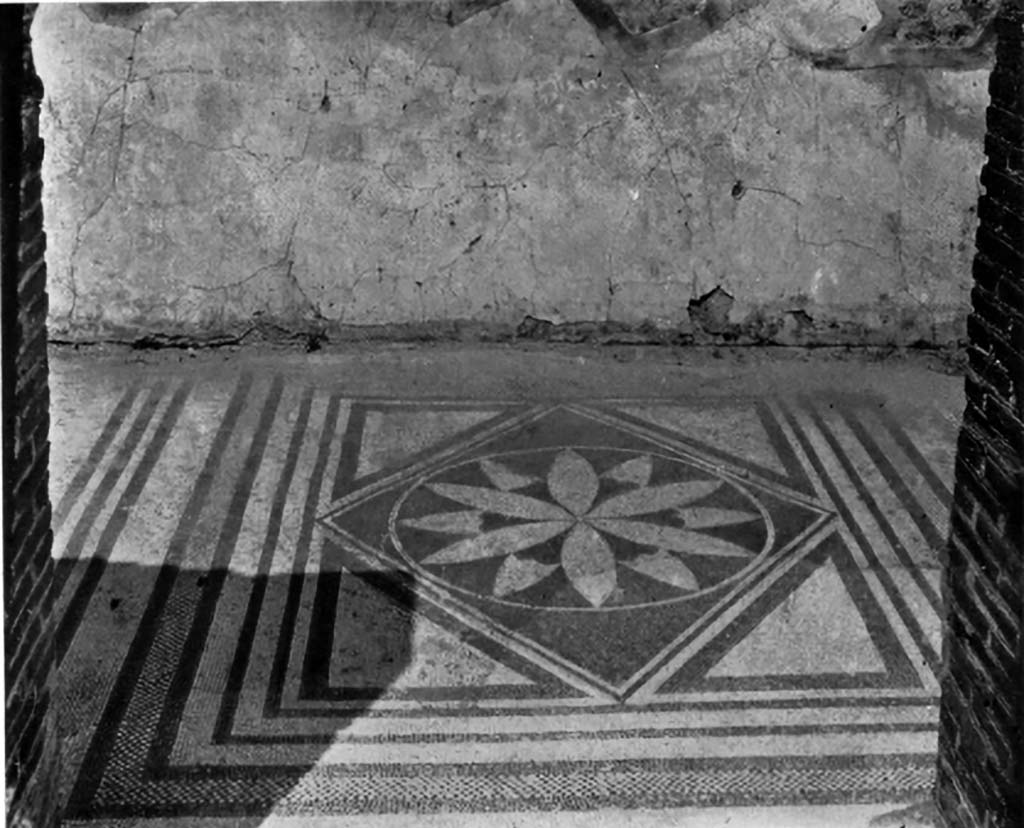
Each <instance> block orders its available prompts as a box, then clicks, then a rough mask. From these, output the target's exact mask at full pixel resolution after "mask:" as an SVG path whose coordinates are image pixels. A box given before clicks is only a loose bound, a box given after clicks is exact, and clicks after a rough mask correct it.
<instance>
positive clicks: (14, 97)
mask: <svg viewBox="0 0 1024 828" xmlns="http://www.w3.org/2000/svg"><path fill="white" fill-rule="evenodd" d="M33 12H34V7H26V6H20V5H17V6H15V5H9V6H0V41H2V42H0V59H2V60H3V71H2V75H0V77H2V78H3V80H2V84H3V87H2V105H3V149H2V152H3V159H2V164H0V187H2V204H3V214H2V220H3V225H2V231H0V238H2V240H3V269H2V280H0V281H2V290H3V336H2V359H3V389H2V390H3V460H4V479H3V497H4V512H3V524H4V525H3V532H4V538H3V539H4V546H3V553H4V646H5V650H6V663H5V681H6V683H5V688H6V699H5V702H6V713H7V720H6V748H7V766H6V782H7V787H6V792H7V820H8V825H11V826H33V828H46V826H51V825H56V824H57V822H58V816H59V815H58V813H57V806H56V801H57V770H58V745H57V738H56V728H55V726H54V716H53V708H52V706H51V692H52V689H53V687H54V681H55V676H54V656H53V618H52V583H53V563H52V561H51V558H50V550H51V544H52V535H51V530H50V501H49V494H48V464H49V389H48V385H47V373H48V371H47V359H46V311H47V297H46V262H45V259H44V252H45V250H46V237H45V234H44V232H43V213H42V207H41V204H40V197H41V193H42V180H41V172H40V164H41V161H42V157H43V142H42V140H41V139H40V138H39V128H38V124H39V105H40V101H41V99H42V87H41V85H40V83H39V79H38V77H37V76H36V73H35V70H34V67H33V65H32V57H31V53H30V51H29V43H28V29H29V25H30V24H31V21H32V15H33Z"/></svg>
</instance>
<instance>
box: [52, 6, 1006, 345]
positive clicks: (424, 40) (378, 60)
mask: <svg viewBox="0 0 1024 828" xmlns="http://www.w3.org/2000/svg"><path fill="white" fill-rule="evenodd" d="M434 11H435V10H432V7H431V6H430V5H429V4H412V5H409V4H387V3H361V4H331V5H320V4H280V5H277V4H253V5H247V4H225V5H217V4H210V5H207V4H201V5H195V6H191V7H185V6H184V5H183V4H176V5H175V6H173V7H170V6H168V7H152V8H151V9H150V10H147V12H146V14H145V15H144V16H143V17H141V18H138V19H133V18H131V17H130V16H129V17H128V18H125V19H121V20H119V23H118V25H116V26H112V25H103V24H101V23H97V22H95V21H94V20H93V19H91V18H90V16H88V15H87V14H85V13H84V12H83V10H82V9H81V8H79V7H77V6H71V5H62V4H53V5H49V4H44V5H43V6H41V7H40V9H39V12H38V13H37V16H36V21H35V24H34V29H33V37H34V48H35V51H36V55H37V57H36V62H37V65H38V67H39V71H40V74H41V76H42V78H43V81H44V85H45V87H46V95H47V96H46V100H45V104H44V123H43V129H44V137H45V140H46V150H47V155H46V159H45V162H44V176H45V182H46V202H45V210H46V220H47V232H48V238H49V243H48V245H49V246H48V257H49V258H48V263H49V273H50V307H51V311H50V313H51V320H50V326H51V332H52V333H54V334H56V335H58V336H66V337H70V338H88V337H90V336H94V335H98V334H99V333H101V332H103V331H105V330H113V329H116V330H129V331H132V330H135V331H153V330H159V331H166V332H171V333H182V332H185V333H187V332H204V331H205V332H212V333H219V332H223V331H224V330H227V329H229V328H231V327H232V326H237V325H240V324H246V323H247V322H249V321H251V320H253V319H254V318H267V319H273V320H275V321H277V322H280V323H282V324H286V325H288V324H292V325H294V324H304V323H309V322H310V321H314V320H315V321H317V322H318V323H323V324H346V325H382V324H406V323H422V322H429V321H432V320H453V319H468V320H474V321H478V322H484V323H495V324H507V325H514V324H516V323H518V322H519V321H520V320H521V319H522V318H523V317H524V316H526V315H529V316H532V317H536V318H539V319H545V320H550V321H553V322H555V323H558V322H563V321H574V320H609V321H616V322H622V323H627V324H638V323H641V322H650V323H653V324H655V325H658V326H665V327H673V326H682V325H686V324H688V322H689V316H688V303H689V302H690V300H691V299H694V298H696V297H699V296H702V295H704V294H706V293H707V292H708V291H711V290H712V289H714V288H715V287H716V286H720V287H721V288H722V289H723V290H725V291H727V292H728V294H729V295H730V296H731V297H734V299H735V301H734V304H733V305H732V308H731V310H730V312H729V313H730V319H731V320H732V321H734V322H736V323H739V324H744V322H746V321H750V320H753V321H754V322H756V323H758V324H762V323H764V324H765V325H766V329H767V330H768V332H769V334H772V332H773V331H774V332H775V333H779V332H780V331H781V332H784V329H787V326H789V327H792V318H793V313H794V312H796V311H799V312H800V313H802V314H804V315H805V317H806V318H810V319H812V320H814V322H815V323H816V324H820V325H823V326H825V327H826V328H827V327H828V326H830V325H831V326H833V327H834V328H836V329H838V328H839V327H841V326H851V325H852V326H854V327H855V328H856V329H857V330H878V331H882V332H883V334H884V335H885V336H892V337H894V338H899V337H905V338H912V339H920V338H924V339H929V338H931V339H935V338H949V337H952V336H955V334H956V332H957V328H958V325H959V322H960V319H961V317H962V316H963V314H964V313H965V309H966V307H967V304H968V300H967V292H968V290H969V286H970V261H971V257H972V254H973V234H974V227H975V225H974V205H975V203H976V200H977V192H978V191H977V171H978V170H980V167H981V160H982V155H981V153H982V149H981V136H982V134H983V124H984V117H983V113H984V105H985V103H986V88H985V85H986V75H985V73H984V72H983V71H980V70H979V71H967V72H943V71H939V70H921V69H909V70H903V71H896V70H877V71H873V72H858V73H846V74H836V73H828V72H822V71H820V70H818V69H815V68H814V67H813V66H811V65H810V64H809V62H808V61H807V60H806V59H804V58H802V57H801V56H800V55H798V54H794V53H793V51H792V50H791V49H790V48H789V47H788V46H787V42H788V41H787V38H789V37H790V36H792V35H793V34H794V33H796V34H797V35H799V36H800V37H801V38H802V40H803V41H805V42H812V41H813V42H815V43H818V44H820V45H822V46H823V47H825V48H828V47H833V46H842V45H843V44H844V43H849V42H852V41H854V40H856V38H857V37H858V36H859V35H860V33H861V31H862V30H863V29H864V28H865V27H867V26H869V25H872V24H873V23H874V22H875V20H876V19H877V10H876V9H875V7H874V4H873V3H869V2H850V3H846V2H844V3H843V4H842V5H841V6H840V4H836V3H827V2H820V0H798V2H786V0H775V1H774V2H773V1H772V0H769V2H766V3H764V4H762V5H759V6H757V7H755V8H752V9H751V10H750V11H749V12H747V13H745V14H743V15H739V16H736V17H734V18H732V19H731V20H729V21H728V22H727V23H726V24H724V25H723V26H722V27H721V28H720V29H719V30H717V31H716V32H714V33H712V34H710V35H709V36H707V37H706V38H704V39H703V40H701V41H700V42H698V43H697V44H695V45H693V46H690V47H688V48H685V49H676V50H670V51H668V52H666V53H665V54H664V55H661V56H660V57H659V59H658V60H657V61H656V62H652V61H645V62H642V63H640V62H630V61H629V59H628V58H626V57H624V56H622V55H618V54H615V53H614V52H613V51H611V50H609V49H607V48H606V47H605V46H604V45H603V44H602V42H601V41H600V40H599V39H598V37H597V36H596V34H595V32H594V29H593V28H592V27H591V26H590V25H589V24H588V23H587V21H586V20H584V19H583V18H582V17H581V16H580V14H579V13H578V12H577V10H576V9H575V8H574V7H573V5H572V4H571V3H569V2H566V1H565V0H536V2H529V3H527V2H526V0H510V2H506V3H504V4H502V5H499V6H495V7H493V8H489V9H486V10H484V11H482V12H479V13H477V14H475V15H473V16H472V17H471V18H470V19H468V20H466V21H465V22H463V23H461V24H460V25H458V26H452V25H449V24H448V23H447V22H446V21H445V20H444V19H443V18H440V17H439V16H438V15H437V14H436V13H434ZM801 318H804V317H801ZM765 320H768V321H767V323H765V322H764V321H765ZM801 324H803V323H801ZM886 332H888V333H886ZM769 338H771V337H770V336H769Z"/></svg>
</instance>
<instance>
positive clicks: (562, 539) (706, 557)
mask: <svg viewBox="0 0 1024 828" xmlns="http://www.w3.org/2000/svg"><path fill="white" fill-rule="evenodd" d="M390 534H391V540H392V542H393V544H394V545H395V548H396V549H397V550H398V552H399V553H400V554H401V555H403V556H404V557H405V559H406V560H407V561H409V562H410V564H412V565H413V567H414V568H415V569H416V570H418V571H419V572H420V573H421V575H423V576H425V577H427V578H429V579H430V580H433V581H440V582H442V583H444V584H446V585H447V586H450V587H453V588H454V589H456V590H459V591H461V592H464V593H470V594H472V595H475V596H482V597H485V598H487V599H489V600H493V601H499V602H502V603H506V604H513V605H520V606H529V607H533V608H543V609H567V610H568V609H576V610H580V609H590V610H594V609H600V610H607V609H612V608H620V607H637V606H649V605H651V604H658V603H664V602H669V601H679V600H687V599H689V598H692V597H695V596H697V595H703V594H706V593H707V592H709V591H711V590H714V589H717V588H719V587H721V586H723V585H725V584H727V583H729V582H731V581H734V580H736V579H737V578H739V577H740V576H741V575H742V574H743V573H744V572H745V571H747V570H748V569H749V568H750V567H752V566H753V565H754V564H755V563H756V561H757V560H758V559H759V557H760V556H762V555H763V554H765V553H766V552H767V550H768V549H769V548H770V547H771V542H772V538H773V536H774V532H773V529H772V525H771V521H770V519H769V517H768V513H767V511H766V510H765V509H764V507H763V506H762V505H761V504H760V503H758V502H757V500H756V499H755V498H754V496H753V495H752V494H751V493H750V492H749V491H748V490H747V489H746V488H744V487H741V486H740V485H739V484H737V483H736V482H734V481H732V480H730V479H729V478H728V477H726V476H723V475H719V474H716V473H715V472H714V471H712V470H709V469H705V468H703V467H701V466H698V465H696V464H694V463H690V462H687V461H685V460H683V459H682V458H679V457H672V456H668V455H662V454H657V453H651V452H647V453H644V452H640V451H635V450H626V449H618V448H604V447H594V446H575V447H559V448H546V449H530V450H524V451H517V452H508V453H505V454H497V455H492V456H489V457H477V458H474V459H472V460H466V461H463V462H461V463H457V464H454V465H451V466H448V467H446V468H444V469H441V470H440V471H437V472H434V473H433V474H432V475H430V476H428V477H425V478H423V479H421V480H419V481H418V482H417V483H416V484H415V485H413V486H412V487H411V488H410V489H409V490H408V491H406V492H405V494H404V495H403V496H402V497H401V498H400V499H399V500H398V502H397V503H396V504H395V507H394V509H393V510H392V513H391V519H390Z"/></svg>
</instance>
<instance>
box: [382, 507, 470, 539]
mask: <svg viewBox="0 0 1024 828" xmlns="http://www.w3.org/2000/svg"><path fill="white" fill-rule="evenodd" d="M401 523H402V525H403V526H411V527H412V528H413V529H425V530H426V531H428V532H441V533H443V534H447V535H476V534H479V532H480V530H481V529H482V528H483V512H479V511H472V512H438V513H436V514H433V515H424V516H423V517H420V518H406V519H405V520H403V521H401Z"/></svg>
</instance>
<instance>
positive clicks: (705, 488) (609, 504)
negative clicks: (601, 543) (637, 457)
mask: <svg viewBox="0 0 1024 828" xmlns="http://www.w3.org/2000/svg"><path fill="white" fill-rule="evenodd" d="M721 485H722V483H721V481H719V480H697V481H688V482H686V483H669V484H667V485H665V486H650V487H648V486H645V487H643V488H641V489H634V490H633V491H631V492H624V493H623V494H619V495H615V496H613V497H609V498H608V499H607V500H605V501H603V502H602V503H598V504H597V506H596V507H594V509H593V510H592V511H591V512H590V515H589V517H592V518H619V517H631V516H633V515H644V514H651V513H652V512H660V511H662V510H664V509H673V508H675V507H677V506H685V505H686V504H688V503H692V502H693V501H695V500H700V499H701V498H702V497H707V496H708V495H709V494H711V493H712V492H714V491H715V490H716V489H718V487H719V486H721Z"/></svg>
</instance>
